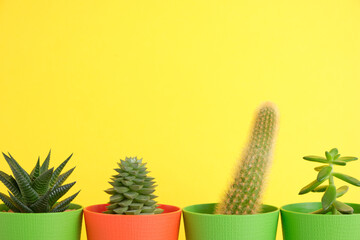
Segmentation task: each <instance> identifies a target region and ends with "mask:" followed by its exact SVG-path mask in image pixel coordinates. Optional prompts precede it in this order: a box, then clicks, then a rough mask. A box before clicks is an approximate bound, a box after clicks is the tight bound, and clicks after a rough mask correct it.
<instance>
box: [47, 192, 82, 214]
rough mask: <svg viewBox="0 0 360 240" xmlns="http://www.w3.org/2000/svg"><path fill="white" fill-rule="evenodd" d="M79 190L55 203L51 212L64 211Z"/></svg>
mask: <svg viewBox="0 0 360 240" xmlns="http://www.w3.org/2000/svg"><path fill="white" fill-rule="evenodd" d="M79 192H80V191H78V192H77V193H75V194H74V195H72V196H71V197H68V198H66V199H65V200H63V201H61V202H59V203H57V204H56V205H55V206H54V207H53V209H51V212H63V211H65V210H66V209H67V208H68V207H69V204H70V203H71V202H72V201H73V200H74V198H76V196H77V195H78V194H79Z"/></svg>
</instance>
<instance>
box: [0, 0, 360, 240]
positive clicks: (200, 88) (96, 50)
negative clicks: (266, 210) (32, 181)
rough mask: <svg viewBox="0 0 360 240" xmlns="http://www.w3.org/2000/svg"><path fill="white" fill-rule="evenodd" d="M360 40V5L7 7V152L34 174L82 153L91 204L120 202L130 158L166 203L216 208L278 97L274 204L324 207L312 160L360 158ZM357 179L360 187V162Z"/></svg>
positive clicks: (3, 29)
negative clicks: (314, 190) (256, 115)
mask: <svg viewBox="0 0 360 240" xmlns="http://www.w3.org/2000/svg"><path fill="white" fill-rule="evenodd" d="M359 43H360V2H359V1H358V0H346V1H343V0H317V1H313V0H305V1H303V0H302V1H300V0H295V1H283V0H274V1H265V0H246V1H244V0H241V1H239V0H198V1H194V0H181V1H169V0H166V1H165V0H163V1H159V0H155V1H145V0H143V1H124V0H120V1H118V0H116V1H115V0H102V1H78V0H71V1H70V0H65V1H40V0H32V1H20V0H0V90H1V94H0V106H1V108H0V109H1V110H0V111H1V117H0V132H1V138H0V150H1V151H9V152H11V153H12V154H13V155H14V156H15V157H16V159H18V160H19V161H20V162H21V163H22V164H23V165H24V167H25V168H26V169H27V170H30V169H31V167H32V166H33V164H34V163H35V160H36V158H37V156H38V155H39V154H40V155H41V156H42V157H45V155H46V153H47V151H48V150H49V149H50V148H51V149H52V150H53V164H56V165H58V164H59V163H60V162H61V161H62V160H64V159H65V158H66V157H67V156H68V155H69V154H70V153H72V152H74V158H73V160H72V161H71V163H70V164H69V166H72V165H76V166H77V168H76V171H75V172H74V173H73V176H72V178H71V180H75V179H76V180H77V181H78V183H77V184H76V185H75V187H74V189H73V190H72V191H73V192H75V191H76V190H78V189H82V192H81V194H80V195H79V196H78V198H77V199H76V202H78V203H80V204H83V205H85V206H86V205H90V204H96V203H104V202H106V201H107V199H108V197H107V195H106V194H105V193H104V192H103V191H102V190H103V189H105V188H107V187H108V184H107V181H108V179H109V177H110V175H111V174H113V173H114V171H113V168H114V167H115V166H116V162H117V161H118V160H119V158H124V157H125V156H135V155H137V156H141V157H143V158H144V160H146V161H147V162H148V165H149V167H150V169H151V170H152V173H151V174H152V176H154V177H156V178H157V181H158V184H159V187H158V190H157V193H158V195H159V196H160V198H159V200H160V202H162V203H167V204H174V205H179V206H181V207H184V206H186V205H189V204H196V203H204V202H215V201H217V200H218V199H219V198H220V197H221V195H222V193H223V191H224V190H225V188H226V184H227V183H228V181H229V178H230V177H231V175H232V168H233V165H234V163H235V161H236V159H237V158H238V156H239V154H240V152H241V149H242V147H243V146H244V143H245V140H246V138H247V134H248V132H249V126H250V123H251V119H252V117H253V112H254V110H255V108H256V107H257V105H258V104H259V103H261V102H262V101H264V100H272V101H274V102H276V103H277V104H278V106H279V109H280V112H281V127H280V132H279V138H278V144H277V148H276V152H275V159H274V165H273V168H272V171H271V175H270V177H269V184H268V188H267V191H266V196H265V202H266V203H269V204H274V205H277V206H280V205H283V204H286V203H292V202H301V201H313V200H319V198H320V196H319V195H316V194H308V195H305V196H298V195H297V192H298V190H299V189H300V188H301V187H302V186H303V185H305V184H307V183H308V182H309V181H311V180H312V179H313V178H314V177H315V172H313V171H312V167H313V166H315V164H312V163H308V162H305V161H302V160H301V157H302V156H303V155H306V154H322V153H323V151H324V150H326V149H329V148H331V147H334V146H336V147H338V148H339V150H340V152H343V153H345V154H346V155H355V156H360V148H359V141H360V140H359V136H360V127H359V126H360V112H359V106H360V95H359V87H360V44H359ZM0 169H1V170H6V171H9V169H8V167H7V166H6V164H5V160H1V161H0ZM343 171H344V172H347V173H349V174H353V175H354V176H357V177H360V175H359V171H360V162H355V163H352V164H351V167H349V168H346V170H343ZM339 184H340V183H339ZM0 190H2V191H4V190H5V189H4V188H3V187H2V186H1V187H0ZM344 200H346V201H351V202H360V189H355V187H352V188H351V189H350V192H349V193H348V194H347V195H346V196H345V197H344ZM84 232H85V231H84ZM280 235H281V233H280V234H279V239H281V237H280ZM83 239H85V236H84V238H83ZM180 239H181V240H183V239H185V237H184V232H183V230H181V235H180Z"/></svg>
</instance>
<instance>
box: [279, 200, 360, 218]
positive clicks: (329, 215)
mask: <svg viewBox="0 0 360 240" xmlns="http://www.w3.org/2000/svg"><path fill="white" fill-rule="evenodd" d="M311 204H314V205H315V204H316V205H319V204H320V206H321V203H320V202H300V203H291V204H286V205H284V206H282V207H281V208H280V211H281V212H285V213H292V214H296V215H305V216H313V217H332V218H333V217H349V216H360V212H358V213H354V214H342V215H333V214H311V213H304V212H298V211H295V210H289V209H286V208H289V207H293V206H301V205H311ZM346 204H349V205H350V206H351V205H353V206H358V207H359V208H360V204H359V203H346ZM315 210H316V209H315ZM315 210H314V211H315Z"/></svg>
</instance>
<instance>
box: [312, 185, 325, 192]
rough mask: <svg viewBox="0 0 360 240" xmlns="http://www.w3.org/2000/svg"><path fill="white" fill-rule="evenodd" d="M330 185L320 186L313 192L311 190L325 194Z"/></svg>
mask: <svg viewBox="0 0 360 240" xmlns="http://www.w3.org/2000/svg"><path fill="white" fill-rule="evenodd" d="M328 186H329V185H323V186H319V187H317V188H315V189H313V190H311V191H312V192H325V191H326V189H327V188H328Z"/></svg>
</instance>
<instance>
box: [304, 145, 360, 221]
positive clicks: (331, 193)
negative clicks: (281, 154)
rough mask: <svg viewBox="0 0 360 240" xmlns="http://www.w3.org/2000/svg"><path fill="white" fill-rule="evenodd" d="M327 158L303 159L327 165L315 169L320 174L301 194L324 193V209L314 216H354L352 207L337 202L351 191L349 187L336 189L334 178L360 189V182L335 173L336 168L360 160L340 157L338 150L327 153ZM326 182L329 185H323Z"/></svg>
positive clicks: (317, 211)
mask: <svg viewBox="0 0 360 240" xmlns="http://www.w3.org/2000/svg"><path fill="white" fill-rule="evenodd" d="M325 156H326V158H324V157H320V156H305V157H303V159H305V160H307V161H311V162H319V163H323V164H326V165H322V166H319V167H316V168H315V171H317V172H319V173H318V175H317V177H316V179H315V180H314V181H312V182H311V183H309V184H308V185H306V186H305V187H303V188H302V189H301V190H300V192H299V194H300V195H302V194H305V193H308V192H324V195H323V197H322V199H321V204H322V208H321V209H319V210H316V211H315V212H312V213H314V214H326V213H332V214H335V215H340V214H352V213H353V212H354V209H353V208H352V207H350V206H349V205H347V204H346V203H343V202H340V201H338V200H337V198H339V197H341V196H343V195H344V194H345V193H346V192H347V191H348V190H349V187H348V186H346V185H345V186H342V187H339V188H338V189H336V187H335V183H334V177H336V178H338V179H340V180H343V181H345V182H347V183H350V184H352V185H354V186H357V187H360V181H359V180H357V179H356V178H353V177H350V176H348V175H345V174H342V173H338V172H334V166H335V165H338V166H345V165H346V164H347V163H348V162H351V161H355V160H357V159H358V158H357V157H340V154H339V152H338V150H337V149H336V148H333V149H331V150H330V151H329V152H328V151H326V152H325ZM326 180H328V184H325V185H321V184H322V183H324V182H325V181H326ZM320 185H321V186H320Z"/></svg>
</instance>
